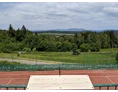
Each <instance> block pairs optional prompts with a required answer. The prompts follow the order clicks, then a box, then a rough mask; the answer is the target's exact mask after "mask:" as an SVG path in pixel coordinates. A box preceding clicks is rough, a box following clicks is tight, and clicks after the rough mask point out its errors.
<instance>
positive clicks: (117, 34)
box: [32, 30, 118, 36]
mask: <svg viewBox="0 0 118 92" xmlns="http://www.w3.org/2000/svg"><path fill="white" fill-rule="evenodd" d="M89 31H90V32H97V33H101V32H105V31H109V30H104V31H103V30H102V31H95V30H94V31H93V30H92V31H91V30H83V31H59V30H48V31H32V32H33V33H38V34H40V33H53V34H54V33H55V34H76V33H80V32H89ZM110 31H111V30H110ZM112 31H113V32H114V34H115V35H116V36H118V30H112Z"/></svg>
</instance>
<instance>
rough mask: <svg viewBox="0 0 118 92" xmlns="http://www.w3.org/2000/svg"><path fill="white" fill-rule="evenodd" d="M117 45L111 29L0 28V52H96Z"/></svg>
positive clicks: (117, 41)
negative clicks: (66, 32)
mask: <svg viewBox="0 0 118 92" xmlns="http://www.w3.org/2000/svg"><path fill="white" fill-rule="evenodd" d="M116 47H118V37H117V36H116V35H115V34H114V31H113V30H107V31H104V32H92V31H86V32H85V31H84V32H79V33H75V34H74V35H54V34H38V33H33V32H32V31H30V30H28V29H27V28H26V27H25V26H24V25H23V26H22V27H21V28H18V29H17V30H15V29H14V28H13V26H12V25H11V24H10V25H9V27H8V30H3V29H0V52H3V53H11V52H14V51H47V52H50V51H52V52H62V51H64V52H65V51H75V50H78V49H79V50H80V51H81V52H88V51H91V52H98V51H100V49H103V48H116Z"/></svg>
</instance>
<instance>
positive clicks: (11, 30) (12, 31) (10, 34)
mask: <svg viewBox="0 0 118 92" xmlns="http://www.w3.org/2000/svg"><path fill="white" fill-rule="evenodd" d="M8 34H9V36H10V37H15V30H14V29H13V26H12V25H11V24H10V25H9V29H8Z"/></svg>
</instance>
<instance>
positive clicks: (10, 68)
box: [0, 64, 118, 71]
mask: <svg viewBox="0 0 118 92" xmlns="http://www.w3.org/2000/svg"><path fill="white" fill-rule="evenodd" d="M58 69H61V70H78V69H79V70H82V69H87V70H92V69H94V70H95V69H118V64H59V65H58V64H39V65H25V64H21V65H0V70H2V71H18V70H20V71H24V70H25V71H26V70H28V71H30V70H31V71H37V70H58Z"/></svg>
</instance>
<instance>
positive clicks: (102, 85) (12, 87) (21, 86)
mask: <svg viewBox="0 0 118 92" xmlns="http://www.w3.org/2000/svg"><path fill="white" fill-rule="evenodd" d="M93 86H94V88H96V87H97V88H98V90H110V88H112V90H117V88H118V84H93ZM105 87H106V89H105ZM0 88H1V90H9V89H10V90H11V89H12V90H19V88H20V89H22V90H26V88H27V85H0Z"/></svg>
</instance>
